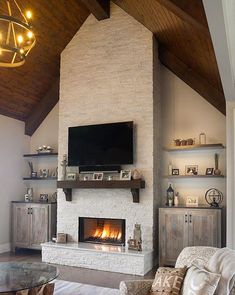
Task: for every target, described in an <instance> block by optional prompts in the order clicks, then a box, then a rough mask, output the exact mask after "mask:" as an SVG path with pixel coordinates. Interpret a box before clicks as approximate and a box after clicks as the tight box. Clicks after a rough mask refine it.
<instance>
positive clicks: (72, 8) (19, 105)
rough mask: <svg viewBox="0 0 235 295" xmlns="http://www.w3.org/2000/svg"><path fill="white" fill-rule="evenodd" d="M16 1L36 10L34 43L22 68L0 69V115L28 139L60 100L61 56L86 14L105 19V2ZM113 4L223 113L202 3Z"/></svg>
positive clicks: (153, 0) (121, 0)
mask: <svg viewBox="0 0 235 295" xmlns="http://www.w3.org/2000/svg"><path fill="white" fill-rule="evenodd" d="M18 2H19V4H20V6H21V7H24V8H28V7H30V8H31V9H32V11H33V12H34V31H35V32H36V37H37V44H36V47H35V48H34V49H33V50H32V52H31V54H30V55H29V56H28V58H27V61H26V63H25V65H23V66H22V67H20V68H16V69H4V68H0V113H1V114H4V115H7V116H10V117H12V118H16V119H19V120H22V121H25V122H26V134H29V135H31V134H32V133H33V132H34V131H35V130H36V128H37V127H38V125H39V124H40V123H41V121H42V120H43V118H44V117H45V116H46V115H47V113H48V112H49V111H50V109H51V108H52V107H53V105H55V104H56V102H57V101H58V78H59V64H60V53H61V52H62V51H63V49H64V48H65V46H66V45H67V44H68V43H69V41H70V40H71V39H72V37H73V36H74V34H75V33H76V32H77V30H78V29H79V28H80V27H81V25H82V24H83V22H84V21H85V20H86V18H87V17H88V15H89V14H90V12H92V13H93V14H94V15H95V16H96V17H97V18H99V19H102V17H103V18H107V17H108V16H109V11H108V10H107V7H108V6H107V3H108V2H109V1H108V0H50V1H45V0H37V1H35V0H27V1H26V0H18ZM113 2H114V3H116V4H117V5H118V6H120V7H121V8H122V9H123V10H124V11H126V12H127V13H128V14H130V15H131V16H133V17H134V18H135V19H136V20H138V21H139V22H140V23H142V24H143V25H144V26H146V27H147V28H148V29H149V30H150V31H151V32H153V34H154V35H155V36H156V38H157V40H158V42H159V58H160V61H161V62H162V63H163V64H164V65H165V66H166V67H167V68H169V69H170V70H171V71H173V72H174V73H175V74H176V75H178V76H179V78H181V79H182V80H184V81H185V82H186V83H187V84H188V85H190V86H191V87H192V88H193V89H195V90H196V91H197V92H198V93H200V94H201V95H202V96H203V97H204V98H205V99H207V100H208V101H209V102H210V103H211V104H212V105H214V106H215V107H216V108H217V109H218V110H219V111H221V112H222V113H223V114H225V99H224V94H223V89H222V85H221V80H220V75H219V71H218V67H217V62H216V58H215V54H214V50H213V45H212V41H211V37H210V33H209V29H208V25H207V21H206V17H205V13H204V8H203V5H202V1H201V0H190V1H188V0H144V1H143V0H113ZM99 4H101V5H99ZM26 5H27V6H26ZM56 85H57V86H56Z"/></svg>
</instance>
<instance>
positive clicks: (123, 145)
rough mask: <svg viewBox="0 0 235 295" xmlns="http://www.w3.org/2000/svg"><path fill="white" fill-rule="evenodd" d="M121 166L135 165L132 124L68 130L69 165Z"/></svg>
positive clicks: (92, 126) (123, 123)
mask: <svg viewBox="0 0 235 295" xmlns="http://www.w3.org/2000/svg"><path fill="white" fill-rule="evenodd" d="M122 164H133V122H120V123H110V124H101V125H89V126H77V127H69V133H68V165H69V166H98V165H122Z"/></svg>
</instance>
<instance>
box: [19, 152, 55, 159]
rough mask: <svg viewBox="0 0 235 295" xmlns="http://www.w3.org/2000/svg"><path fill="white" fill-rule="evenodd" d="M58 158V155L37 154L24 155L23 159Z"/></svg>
mask: <svg viewBox="0 0 235 295" xmlns="http://www.w3.org/2000/svg"><path fill="white" fill-rule="evenodd" d="M52 156H58V153H39V154H25V155H23V157H24V158H39V157H52Z"/></svg>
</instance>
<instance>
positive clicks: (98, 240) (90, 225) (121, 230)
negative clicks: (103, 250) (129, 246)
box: [78, 217, 125, 246]
mask: <svg viewBox="0 0 235 295" xmlns="http://www.w3.org/2000/svg"><path fill="white" fill-rule="evenodd" d="M78 241H79V242H84V243H94V244H107V245H118V246H124V245H125V220H124V219H110V218H93V217H79V219H78Z"/></svg>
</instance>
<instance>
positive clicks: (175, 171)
mask: <svg viewBox="0 0 235 295" xmlns="http://www.w3.org/2000/svg"><path fill="white" fill-rule="evenodd" d="M171 174H172V175H180V170H179V169H172V171H171Z"/></svg>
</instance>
